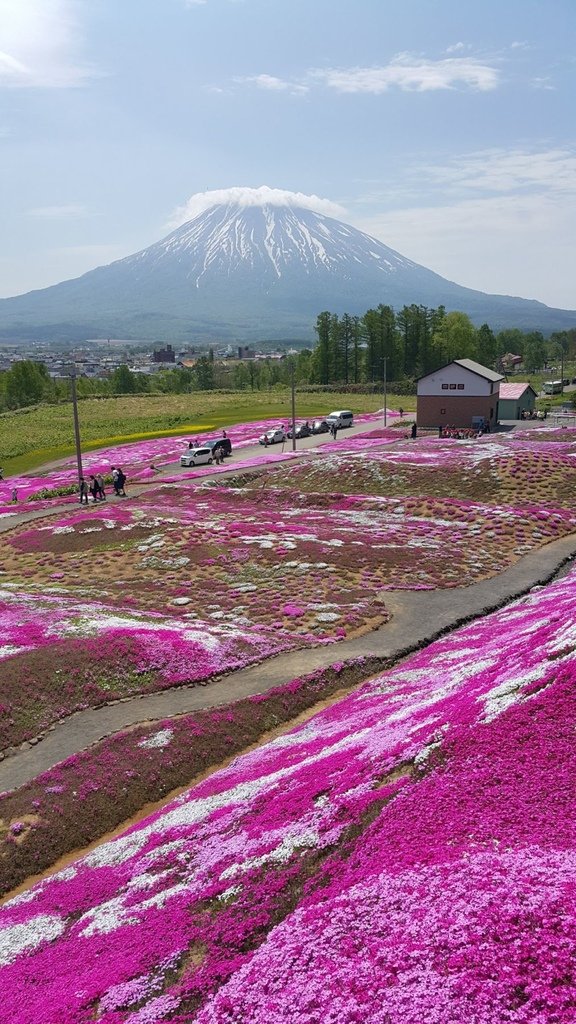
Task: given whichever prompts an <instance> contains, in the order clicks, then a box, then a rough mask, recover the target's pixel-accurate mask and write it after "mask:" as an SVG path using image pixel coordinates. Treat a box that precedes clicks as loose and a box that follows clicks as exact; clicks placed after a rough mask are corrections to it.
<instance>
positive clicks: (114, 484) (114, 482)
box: [111, 466, 120, 497]
mask: <svg viewBox="0 0 576 1024" xmlns="http://www.w3.org/2000/svg"><path fill="white" fill-rule="evenodd" d="M111 470H112V487H113V488H114V494H115V495H116V497H118V496H119V494H120V488H119V487H118V474H119V473H120V470H119V469H116V466H112V467H111Z"/></svg>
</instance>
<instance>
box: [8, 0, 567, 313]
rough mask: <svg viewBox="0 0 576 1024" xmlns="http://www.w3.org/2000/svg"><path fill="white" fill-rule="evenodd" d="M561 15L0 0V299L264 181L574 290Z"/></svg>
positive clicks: (397, 244)
mask: <svg viewBox="0 0 576 1024" xmlns="http://www.w3.org/2000/svg"><path fill="white" fill-rule="evenodd" d="M575 28H576V0H483V3H482V4H479V3H477V2H473V0H0V147H1V150H0V152H1V160H0V209H1V221H0V223H1V236H0V239H1V242H0V295H2V296H6V295H13V294H17V293H20V292H24V291H27V290H29V289H32V288H39V287H44V286H45V285H48V284H53V283H55V282H57V281H60V280H63V279H65V278H69V277H76V276H78V275H79V274H81V273H84V272H85V271H86V270H89V269H91V268H92V267H95V266H99V265H101V264H103V263H108V262H110V261H112V260H113V259H117V258H119V257H122V256H126V255H129V254H130V253H132V252H135V251H137V250H138V249H141V248H143V247H145V246H146V245H149V244H151V243H152V242H155V241H157V240H158V239H159V238H161V237H162V236H163V235H164V234H166V233H167V231H168V230H169V228H170V226H171V224H174V223H175V222H176V220H175V218H178V211H182V210H183V209H186V208H187V206H186V204H187V201H188V200H189V198H190V197H191V196H192V195H194V194H196V193H201V192H204V191H206V190H221V189H224V190H226V189H229V188H233V187H237V186H248V187H253V188H256V187H259V186H261V185H266V186H269V187H270V188H276V189H282V190H289V191H292V192H301V193H305V194H306V195H314V196H318V197H320V198H322V199H323V200H329V201H330V202H331V203H334V204H337V207H338V208H339V209H340V210H341V213H340V214H339V215H340V216H341V217H342V219H344V220H347V221H348V222H350V223H352V224H354V225H355V226H356V227H359V228H361V229H362V230H364V231H367V232H368V233H369V234H372V235H375V236H376V237H377V238H379V239H381V240H382V241H383V242H385V243H386V244H387V245H390V246H392V247H393V248H395V249H397V250H399V251H400V252H401V253H402V254H403V255H405V256H407V257H409V258H411V259H413V260H415V261H417V262H419V263H422V264H423V265H425V266H427V267H429V268H430V269H432V270H435V271H437V272H438V273H440V274H442V275H443V276H445V277H448V278H450V279H451V280H455V281H457V282H458V283H459V284H464V285H468V286H469V287H473V288H479V289H482V290H484V291H492V292H501V293H506V294H515V295H522V296H524V297H527V298H537V299H540V300H542V301H544V302H547V303H548V304H550V305H555V306H563V307H567V308H576V287H575V275H574V268H575V266H576V118H575V116H574V106H573V101H574V96H575V95H576V89H575V85H576V82H575V78H576V45H575V44H576V31H575ZM181 215H182V214H180V216H181Z"/></svg>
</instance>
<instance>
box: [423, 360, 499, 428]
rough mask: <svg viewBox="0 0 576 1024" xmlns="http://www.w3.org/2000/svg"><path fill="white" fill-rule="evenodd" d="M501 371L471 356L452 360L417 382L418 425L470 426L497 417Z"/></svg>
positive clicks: (495, 421) (490, 421)
mask: <svg viewBox="0 0 576 1024" xmlns="http://www.w3.org/2000/svg"><path fill="white" fill-rule="evenodd" d="M502 380H504V377H503V375H502V374H501V373H496V372H495V370H489V369H488V367H487V366H482V365H481V363H476V362H475V361H474V360H473V359H454V360H453V361H452V362H451V363H447V365H446V366H441V367H440V369H438V370H434V371H433V372H432V373H427V374H426V376H425V377H420V379H419V380H418V382H417V386H418V398H417V406H416V410H417V411H416V418H417V422H418V426H419V427H446V426H454V427H471V426H475V425H477V424H478V422H479V420H480V419H482V420H484V422H485V423H489V424H490V428H492V427H494V426H495V425H496V423H497V418H498V397H499V391H500V381H502Z"/></svg>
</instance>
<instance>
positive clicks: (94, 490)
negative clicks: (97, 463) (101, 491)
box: [88, 473, 99, 504]
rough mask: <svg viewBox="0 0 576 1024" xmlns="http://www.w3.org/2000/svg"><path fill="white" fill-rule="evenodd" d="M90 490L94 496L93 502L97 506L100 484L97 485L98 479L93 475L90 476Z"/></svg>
mask: <svg viewBox="0 0 576 1024" xmlns="http://www.w3.org/2000/svg"><path fill="white" fill-rule="evenodd" d="M88 489H89V491H90V494H91V495H92V501H93V502H94V504H96V502H97V501H98V500H99V496H98V484H97V483H96V477H95V476H94V474H93V473H91V474H90V484H89V488H88Z"/></svg>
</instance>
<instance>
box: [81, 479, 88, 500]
mask: <svg viewBox="0 0 576 1024" xmlns="http://www.w3.org/2000/svg"><path fill="white" fill-rule="evenodd" d="M80 504H81V505H87V504H88V483H87V481H86V480H85V479H84V477H81V478H80Z"/></svg>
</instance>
